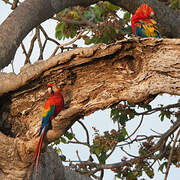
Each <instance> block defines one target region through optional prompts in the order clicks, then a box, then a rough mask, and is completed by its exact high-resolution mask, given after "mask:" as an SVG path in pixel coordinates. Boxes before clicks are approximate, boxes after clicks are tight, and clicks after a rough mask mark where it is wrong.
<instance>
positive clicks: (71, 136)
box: [64, 131, 74, 140]
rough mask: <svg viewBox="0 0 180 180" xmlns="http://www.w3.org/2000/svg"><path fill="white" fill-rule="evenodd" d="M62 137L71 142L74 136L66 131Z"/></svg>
mask: <svg viewBox="0 0 180 180" xmlns="http://www.w3.org/2000/svg"><path fill="white" fill-rule="evenodd" d="M64 136H66V137H67V138H68V139H69V140H72V139H73V138H74V134H72V133H70V132H68V131H67V132H66V133H65V134H64Z"/></svg>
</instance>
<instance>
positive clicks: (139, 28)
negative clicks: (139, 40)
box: [135, 23, 160, 38]
mask: <svg viewBox="0 0 180 180" xmlns="http://www.w3.org/2000/svg"><path fill="white" fill-rule="evenodd" d="M135 31H136V35H137V36H140V37H144V38H146V37H156V38H160V33H159V31H158V30H157V28H156V27H155V26H154V25H149V24H146V23H144V24H141V23H138V24H136V25H135Z"/></svg>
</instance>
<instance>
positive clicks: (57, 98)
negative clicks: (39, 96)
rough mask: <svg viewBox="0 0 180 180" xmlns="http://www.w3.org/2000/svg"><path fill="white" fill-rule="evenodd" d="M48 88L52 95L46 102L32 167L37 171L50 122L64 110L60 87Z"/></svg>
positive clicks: (51, 85) (50, 86) (49, 85)
mask: <svg viewBox="0 0 180 180" xmlns="http://www.w3.org/2000/svg"><path fill="white" fill-rule="evenodd" d="M53 86H54V87H53ZM48 88H52V89H51V91H50V92H51V93H49V95H50V97H49V98H48V100H47V101H46V102H45V107H44V114H43V118H42V123H41V130H40V133H39V135H40V139H39V142H38V145H37V147H36V151H35V153H34V157H33V163H32V167H33V165H34V163H35V166H36V170H37V168H38V164H39V158H40V154H41V147H42V143H43V138H44V136H45V134H46V132H47V130H48V126H49V123H50V120H52V119H53V118H55V117H56V116H57V115H58V114H59V112H60V111H62V110H63V109H64V99H63V96H62V94H61V92H60V89H59V87H58V86H56V85H54V84H48Z"/></svg>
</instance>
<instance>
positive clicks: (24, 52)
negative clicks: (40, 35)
mask: <svg viewBox="0 0 180 180" xmlns="http://www.w3.org/2000/svg"><path fill="white" fill-rule="evenodd" d="M21 48H22V50H23V54H25V56H26V60H25V62H24V64H27V63H29V64H31V61H30V59H29V57H28V54H27V52H26V49H25V46H24V44H23V42H22V43H21Z"/></svg>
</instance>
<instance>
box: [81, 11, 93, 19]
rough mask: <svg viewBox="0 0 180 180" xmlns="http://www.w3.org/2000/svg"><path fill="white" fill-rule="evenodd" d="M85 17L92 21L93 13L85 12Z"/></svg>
mask: <svg viewBox="0 0 180 180" xmlns="http://www.w3.org/2000/svg"><path fill="white" fill-rule="evenodd" d="M83 16H84V17H85V18H86V19H90V18H91V17H92V12H91V11H84V12H83Z"/></svg>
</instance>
